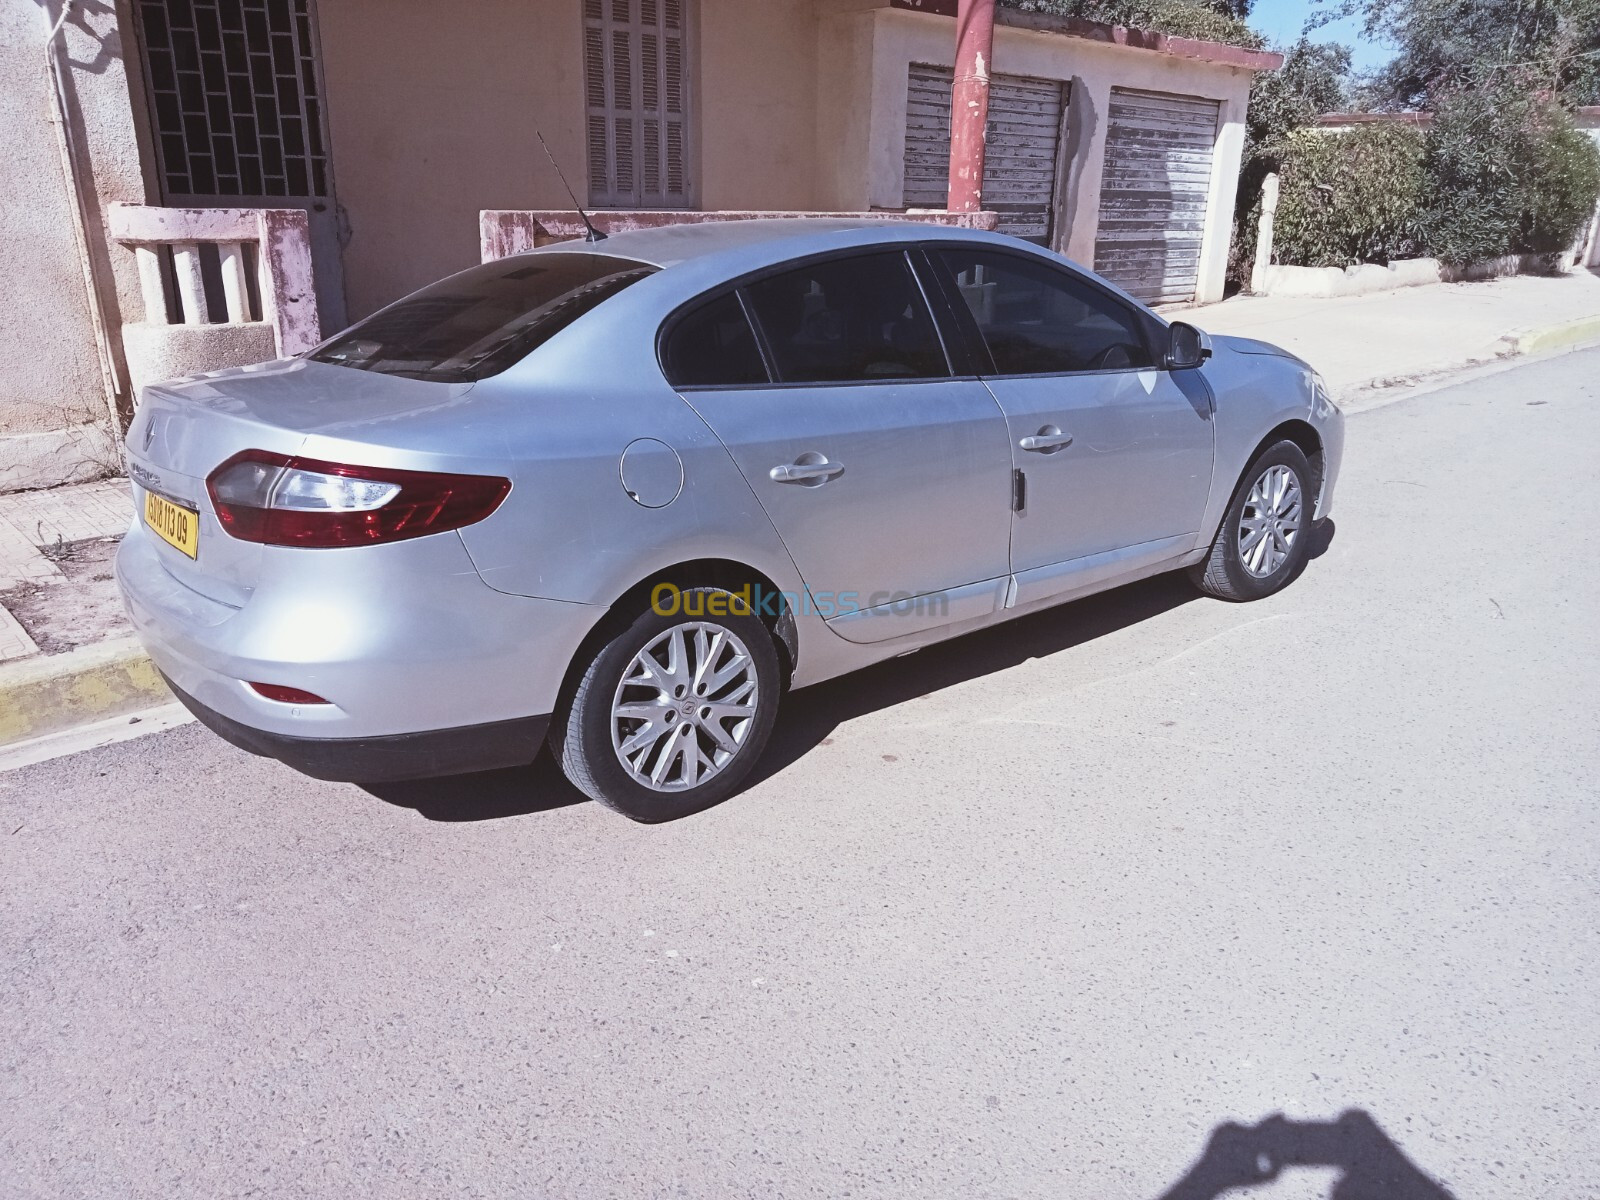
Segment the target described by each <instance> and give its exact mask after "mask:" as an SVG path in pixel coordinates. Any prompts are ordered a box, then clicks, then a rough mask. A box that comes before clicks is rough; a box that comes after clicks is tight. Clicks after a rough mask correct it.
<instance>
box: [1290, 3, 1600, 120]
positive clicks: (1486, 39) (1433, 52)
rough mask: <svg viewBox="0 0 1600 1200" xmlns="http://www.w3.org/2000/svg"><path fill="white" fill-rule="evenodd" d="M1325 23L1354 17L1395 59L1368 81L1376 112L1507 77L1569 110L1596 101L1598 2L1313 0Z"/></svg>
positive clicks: (1425, 104) (1599, 84)
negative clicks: (1557, 98)
mask: <svg viewBox="0 0 1600 1200" xmlns="http://www.w3.org/2000/svg"><path fill="white" fill-rule="evenodd" d="M1318 2H1319V3H1321V4H1323V5H1324V9H1323V12H1322V14H1321V15H1320V16H1319V17H1317V18H1316V19H1315V21H1314V22H1313V23H1314V24H1316V25H1322V24H1326V23H1327V22H1329V21H1335V20H1338V19H1340V18H1342V17H1346V16H1352V15H1360V16H1362V17H1363V18H1364V21H1363V31H1364V32H1365V33H1366V35H1367V36H1369V37H1375V38H1381V39H1384V40H1386V41H1389V42H1392V43H1394V45H1395V46H1397V47H1398V53H1397V54H1396V55H1395V57H1394V59H1393V61H1391V62H1390V63H1389V64H1388V65H1387V66H1385V67H1383V68H1381V69H1380V70H1379V71H1378V72H1377V73H1376V75H1375V76H1374V77H1373V79H1372V80H1371V89H1372V95H1373V99H1374V101H1375V103H1376V104H1377V106H1378V107H1381V108H1386V109H1416V108H1432V107H1434V105H1435V102H1436V100H1437V98H1438V97H1441V96H1443V95H1446V94H1449V93H1453V92H1457V91H1460V90H1461V89H1464V88H1467V89H1470V88H1498V87H1499V86H1500V85H1501V84H1502V83H1503V82H1504V81H1505V80H1507V79H1508V78H1510V77H1512V76H1513V75H1514V76H1515V77H1516V78H1517V79H1518V80H1519V81H1521V82H1523V83H1525V84H1526V85H1527V86H1528V87H1530V88H1532V89H1533V90H1534V91H1548V92H1551V93H1554V94H1556V95H1559V96H1561V97H1562V100H1563V102H1564V103H1566V104H1568V105H1580V104H1595V103H1600V0H1318Z"/></svg>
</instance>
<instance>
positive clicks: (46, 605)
mask: <svg viewBox="0 0 1600 1200" xmlns="http://www.w3.org/2000/svg"><path fill="white" fill-rule="evenodd" d="M121 540H122V539H121V538H120V537H109V538H88V539H86V540H84V541H81V542H63V543H61V544H60V545H57V546H51V547H49V548H48V549H47V550H46V551H45V554H46V557H48V558H50V559H51V560H52V561H53V562H54V563H55V564H56V567H57V568H58V569H59V570H60V571H61V577H60V578H57V579H47V580H40V581H34V580H29V581H28V582H25V583H21V584H18V585H17V586H16V587H14V588H11V589H10V590H8V591H4V592H0V604H3V605H4V606H5V607H6V608H8V609H10V610H11V614H12V616H14V617H16V618H17V620H18V621H19V622H21V624H22V627H23V628H24V629H26V630H27V631H28V636H29V637H31V638H33V640H34V642H35V643H36V644H37V645H38V647H39V649H40V650H41V651H42V652H43V653H45V654H61V653H64V652H65V651H68V650H76V649H77V648H78V647H79V646H87V645H90V644H92V643H94V642H102V641H105V640H106V639H107V638H114V637H120V636H122V635H123V634H126V633H128V632H130V630H129V627H128V618H127V617H126V616H125V615H124V614H123V611H122V597H121V596H120V595H118V594H117V584H116V580H115V579H114V578H113V576H112V574H111V560H112V559H113V557H115V555H116V553H117V543H118V542H120V541H121Z"/></svg>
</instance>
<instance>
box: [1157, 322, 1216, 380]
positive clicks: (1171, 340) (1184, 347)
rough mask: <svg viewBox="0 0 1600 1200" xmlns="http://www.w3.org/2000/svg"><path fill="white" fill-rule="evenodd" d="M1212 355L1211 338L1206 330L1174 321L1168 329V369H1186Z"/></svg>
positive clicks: (1196, 365)
mask: <svg viewBox="0 0 1600 1200" xmlns="http://www.w3.org/2000/svg"><path fill="white" fill-rule="evenodd" d="M1210 357H1211V339H1210V338H1209V337H1207V336H1206V333H1205V331H1204V330H1201V329H1196V328H1195V327H1194V326H1193V325H1186V324H1184V323H1183V322H1182V321H1174V322H1173V323H1172V324H1171V325H1170V326H1169V327H1168V329H1167V370H1169V371H1186V370H1188V369H1190V368H1191V367H1198V366H1199V365H1200V364H1201V363H1203V362H1205V360H1206V359H1208V358H1210Z"/></svg>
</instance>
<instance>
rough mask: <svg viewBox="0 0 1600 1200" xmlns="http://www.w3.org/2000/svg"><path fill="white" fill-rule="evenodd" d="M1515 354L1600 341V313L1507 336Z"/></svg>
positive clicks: (1560, 348) (1534, 352)
mask: <svg viewBox="0 0 1600 1200" xmlns="http://www.w3.org/2000/svg"><path fill="white" fill-rule="evenodd" d="M1506 341H1508V342H1509V343H1510V344H1511V353H1513V354H1519V355H1520V354H1538V353H1540V352H1541V351H1544V350H1565V349H1568V348H1569V347H1573V346H1580V345H1582V344H1583V343H1584V342H1593V341H1600V314H1596V315H1594V316H1589V317H1579V318H1578V319H1577V320H1576V321H1566V322H1563V323H1562V324H1560V325H1549V326H1546V327H1545V328H1544V329H1535V330H1532V331H1531V332H1527V333H1516V334H1512V335H1510V336H1509V337H1507V338H1506Z"/></svg>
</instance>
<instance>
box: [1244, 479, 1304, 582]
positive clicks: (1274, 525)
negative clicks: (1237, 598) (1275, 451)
mask: <svg viewBox="0 0 1600 1200" xmlns="http://www.w3.org/2000/svg"><path fill="white" fill-rule="evenodd" d="M1301 521H1302V505H1301V495H1300V479H1299V477H1298V476H1297V475H1296V474H1295V473H1294V472H1293V471H1292V470H1290V469H1289V468H1288V467H1285V466H1282V465H1274V466H1270V467H1268V468H1267V469H1266V470H1265V471H1263V472H1262V473H1261V477H1260V478H1259V479H1257V480H1256V481H1255V483H1253V484H1252V485H1251V486H1250V494H1249V496H1248V497H1246V499H1245V502H1244V512H1243V514H1242V515H1241V516H1240V518H1239V561H1240V563H1242V564H1243V566H1244V569H1245V570H1246V571H1248V572H1250V574H1251V575H1253V576H1255V577H1256V578H1257V579H1265V578H1266V577H1267V576H1269V575H1271V574H1273V573H1274V572H1276V571H1277V570H1278V568H1280V567H1281V566H1283V563H1284V560H1285V559H1287V558H1288V557H1289V551H1290V550H1291V549H1292V548H1293V546H1294V543H1295V539H1296V538H1298V537H1299V536H1300V526H1301Z"/></svg>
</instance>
